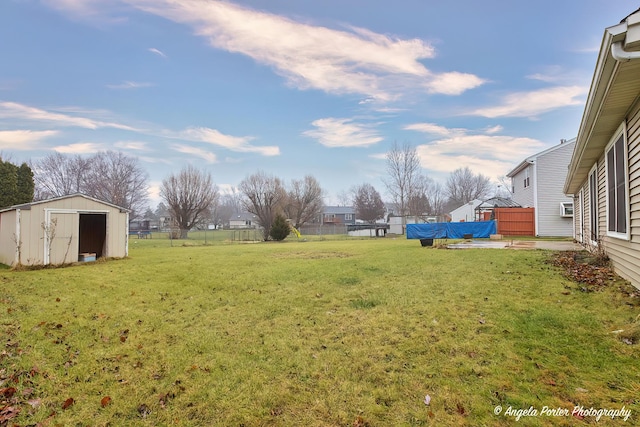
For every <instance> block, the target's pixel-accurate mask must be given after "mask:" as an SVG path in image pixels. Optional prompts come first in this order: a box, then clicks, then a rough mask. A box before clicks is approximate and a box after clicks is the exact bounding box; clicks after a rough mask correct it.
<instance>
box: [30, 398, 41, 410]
mask: <svg viewBox="0 0 640 427" xmlns="http://www.w3.org/2000/svg"><path fill="white" fill-rule="evenodd" d="M27 403H28V404H29V405H31V407H32V408H33V409H36V408H37V407H38V406H40V399H30V400H27Z"/></svg>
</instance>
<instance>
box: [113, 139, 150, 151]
mask: <svg viewBox="0 0 640 427" xmlns="http://www.w3.org/2000/svg"><path fill="white" fill-rule="evenodd" d="M113 145H114V147H116V148H121V149H123V150H135V151H146V150H148V147H147V143H146V142H141V141H118V142H116V143H115V144H113Z"/></svg>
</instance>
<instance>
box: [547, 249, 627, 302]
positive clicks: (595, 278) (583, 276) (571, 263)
mask: <svg viewBox="0 0 640 427" xmlns="http://www.w3.org/2000/svg"><path fill="white" fill-rule="evenodd" d="M589 261H590V259H589V258H588V257H585V256H584V255H581V253H579V252H569V251H567V252H559V253H557V254H556V255H554V256H553V258H552V259H551V260H550V262H551V264H553V265H555V266H557V267H560V268H562V269H563V270H564V274H565V276H567V277H568V278H569V279H571V280H573V281H574V282H577V283H579V284H581V285H583V286H582V287H581V288H580V290H582V291H584V292H592V291H598V290H600V289H602V288H604V287H605V286H608V285H610V284H611V283H612V282H613V281H615V279H616V277H617V276H616V274H615V273H614V272H613V269H612V268H611V267H610V266H608V265H602V263H595V264H594V263H591V262H589ZM565 295H567V294H565Z"/></svg>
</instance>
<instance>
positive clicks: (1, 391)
mask: <svg viewBox="0 0 640 427" xmlns="http://www.w3.org/2000/svg"><path fill="white" fill-rule="evenodd" d="M14 394H16V389H15V387H7V388H0V395H2V396H4V397H5V398H7V399H9V398H11V397H12V396H13V395H14Z"/></svg>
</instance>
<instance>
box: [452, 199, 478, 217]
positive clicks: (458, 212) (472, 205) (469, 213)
mask: <svg viewBox="0 0 640 427" xmlns="http://www.w3.org/2000/svg"><path fill="white" fill-rule="evenodd" d="M480 203H482V200H479V199H474V200H472V201H470V202H468V203H465V204H464V205H462V206H460V207H458V208H456V209H454V210H452V211H451V212H450V215H451V222H469V221H475V220H476V208H477V207H478V205H480Z"/></svg>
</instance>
